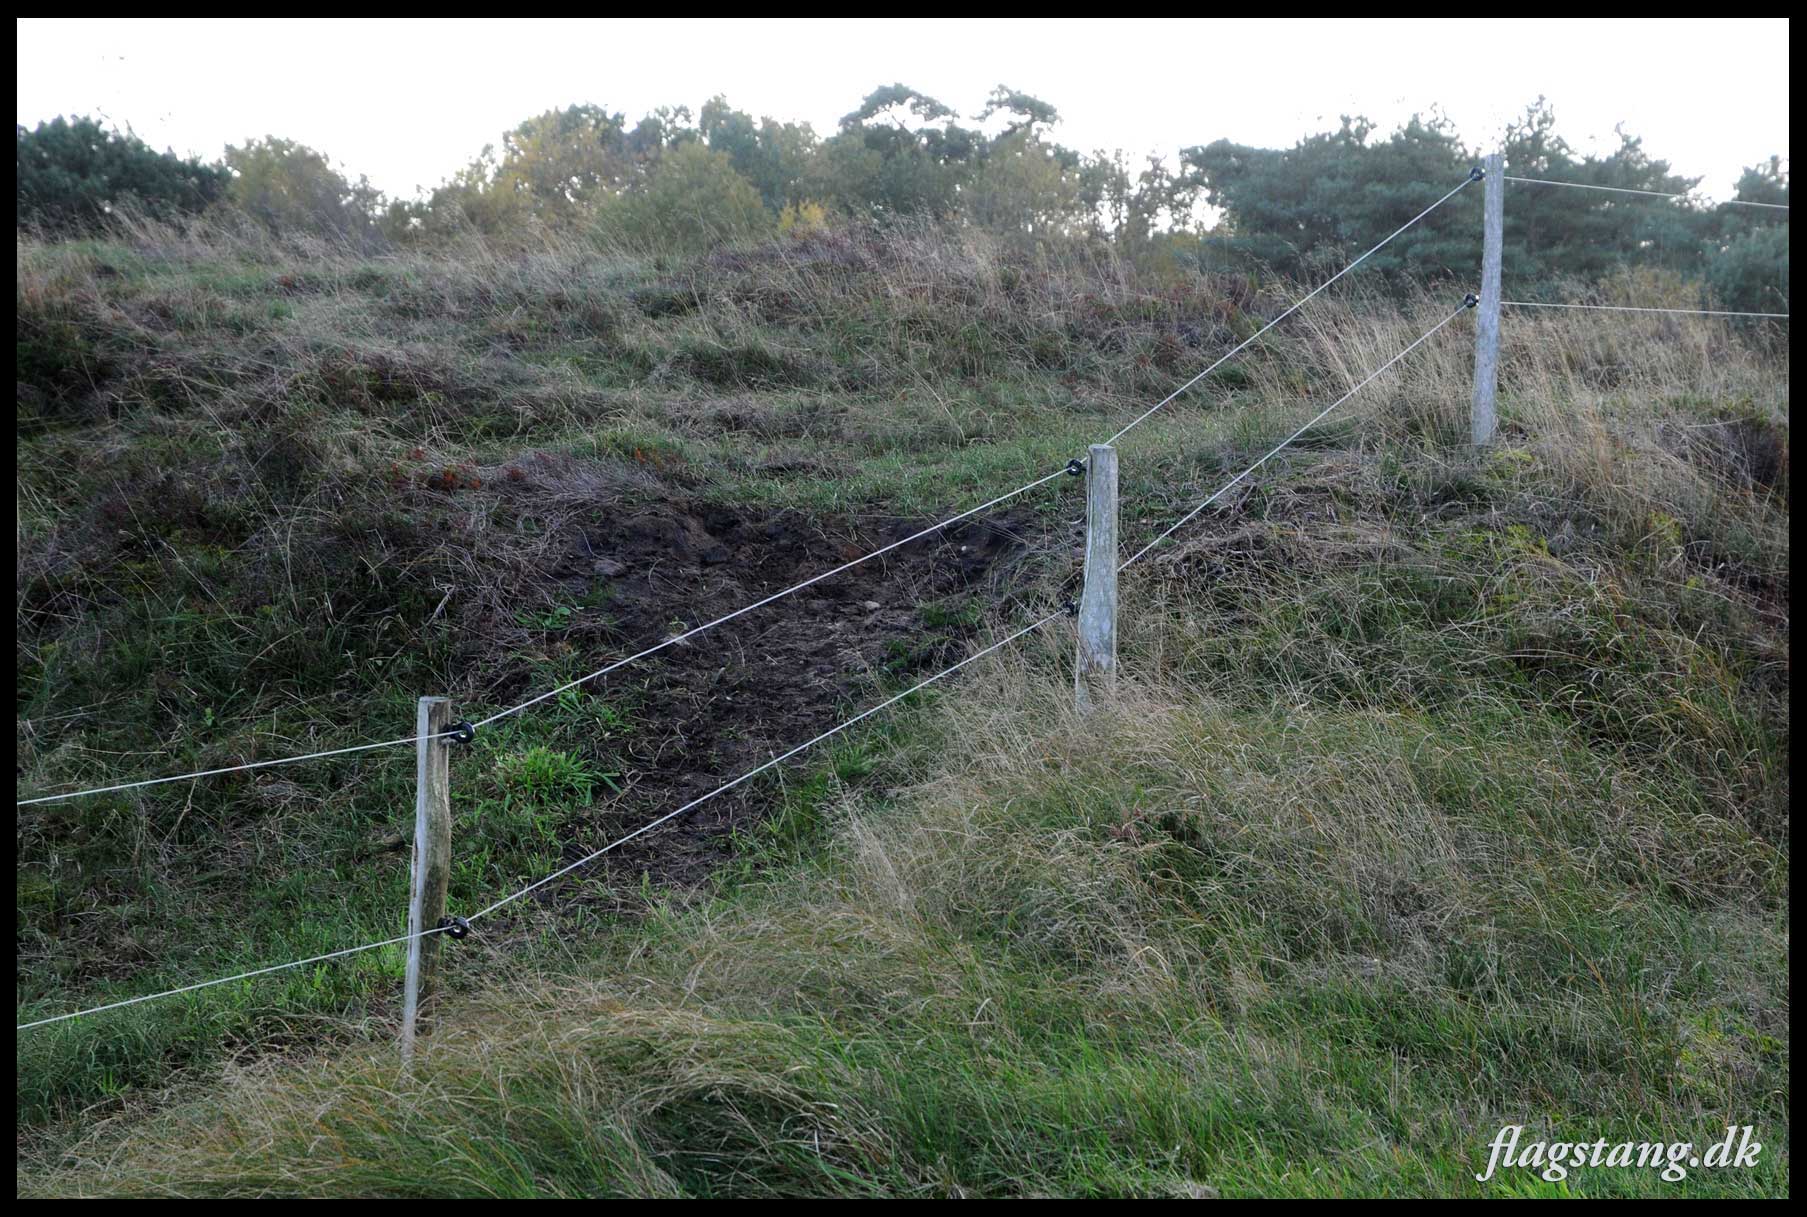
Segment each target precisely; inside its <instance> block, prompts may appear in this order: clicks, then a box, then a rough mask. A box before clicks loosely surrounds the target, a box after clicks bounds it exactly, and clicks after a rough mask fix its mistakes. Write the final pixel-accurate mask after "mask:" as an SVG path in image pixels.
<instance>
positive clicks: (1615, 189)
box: [1500, 173, 1788, 211]
mask: <svg viewBox="0 0 1807 1217" xmlns="http://www.w3.org/2000/svg"><path fill="white" fill-rule="evenodd" d="M1500 176H1501V177H1503V178H1504V179H1505V180H1506V181H1508V182H1524V183H1526V184H1527V185H1532V186H1566V187H1568V188H1569V189H1571V190H1604V191H1607V192H1609V193H1611V194H1642V195H1648V196H1650V197H1651V198H1657V199H1692V198H1693V196H1692V195H1686V194H1666V193H1664V192H1663V191H1661V190H1633V189H1632V188H1631V187H1629V186H1596V185H1594V184H1593V183H1591V182H1559V181H1557V180H1556V179H1554V178H1547V177H1514V176H1512V175H1511V174H1510V173H1504V174H1501V175H1500ZM1722 201H1723V202H1724V203H1725V204H1726V205H1728V206H1735V207H1767V208H1770V209H1771V210H1773V211H1787V210H1788V204H1786V203H1758V202H1755V201H1753V200H1751V199H1725V200H1722Z"/></svg>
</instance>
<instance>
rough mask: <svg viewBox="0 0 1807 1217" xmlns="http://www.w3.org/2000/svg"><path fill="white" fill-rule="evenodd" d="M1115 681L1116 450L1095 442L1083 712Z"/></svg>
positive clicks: (1088, 495) (1083, 617) (1076, 691)
mask: <svg viewBox="0 0 1807 1217" xmlns="http://www.w3.org/2000/svg"><path fill="white" fill-rule="evenodd" d="M1116 685H1117V450H1116V449H1115V448H1113V447H1111V446H1110V445H1109V444H1093V445H1092V447H1091V452H1090V454H1089V456H1088V458H1087V460H1086V473H1085V587H1084V588H1083V589H1082V590H1081V592H1080V594H1079V655H1078V661H1077V662H1076V663H1075V664H1074V665H1073V696H1074V700H1075V702H1076V703H1077V704H1078V706H1079V709H1080V712H1081V713H1083V712H1085V711H1086V710H1089V709H1091V707H1092V705H1093V704H1094V703H1096V702H1097V701H1099V700H1101V699H1102V698H1105V697H1108V696H1109V695H1110V693H1111V691H1112V690H1114V689H1115V688H1116Z"/></svg>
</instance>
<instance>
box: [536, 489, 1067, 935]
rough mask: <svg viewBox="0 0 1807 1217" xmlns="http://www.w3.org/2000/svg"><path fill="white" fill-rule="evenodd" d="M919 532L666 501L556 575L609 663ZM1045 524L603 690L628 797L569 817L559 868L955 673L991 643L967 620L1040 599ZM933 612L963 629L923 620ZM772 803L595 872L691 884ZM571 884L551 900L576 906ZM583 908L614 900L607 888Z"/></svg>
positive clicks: (933, 560)
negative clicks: (1037, 559) (974, 645)
mask: <svg viewBox="0 0 1807 1217" xmlns="http://www.w3.org/2000/svg"><path fill="white" fill-rule="evenodd" d="M924 524H925V522H924V521H919V520H897V519H889V520H884V521H879V522H876V523H871V524H851V523H844V524H840V525H833V524H828V523H825V522H823V521H819V520H818V521H811V520H810V519H808V518H806V517H804V516H802V515H799V514H795V513H783V514H779V515H776V516H768V517H751V516H748V515H745V514H742V513H739V512H736V511H734V510H732V509H729V508H725V507H713V506H696V505H694V504H688V505H687V504H685V503H683V502H681V501H680V500H678V499H676V498H667V499H664V500H662V501H650V502H643V503H641V504H639V505H638V506H636V507H635V508H633V509H631V510H626V511H623V512H621V513H620V514H619V515H618V517H617V518H616V519H614V520H612V521H611V522H610V523H609V524H608V525H607V526H605V527H600V528H594V527H593V528H590V529H586V530H584V531H583V532H582V533H581V534H579V535H578V536H577V537H576V539H575V541H574V543H573V544H572V545H571V546H570V548H569V550H568V552H567V553H566V555H565V557H564V559H563V561H562V562H560V564H559V565H558V566H557V567H556V568H555V569H554V570H553V571H552V572H550V573H551V574H552V575H553V576H554V577H555V578H557V579H558V580H559V581H560V582H561V583H563V584H564V585H565V586H566V587H567V588H568V589H569V590H570V592H571V593H572V594H573V595H574V596H582V595H585V594H589V593H595V592H597V591H599V590H600V591H606V595H607V600H606V604H607V616H608V619H609V624H608V627H607V629H606V632H602V631H599V632H598V634H597V635H596V636H594V637H582V634H583V632H581V631H575V632H574V633H573V635H572V636H573V638H579V637H582V642H581V645H582V646H583V647H584V650H585V651H586V652H587V653H594V654H595V655H596V656H597V658H598V660H599V664H598V666H600V662H606V660H607V659H608V658H609V657H610V656H616V655H625V654H631V653H632V652H633V651H635V650H638V649H641V648H644V647H645V646H648V645H651V644H653V643H654V642H657V641H659V640H661V639H663V638H667V637H670V636H671V635H673V634H675V633H679V632H682V630H683V629H685V628H689V627H693V626H695V625H698V624H701V623H703V622H706V621H709V620H712V619H714V618H716V617H718V616H720V615H722V614H723V613H727V612H731V611H733V610H735V609H737V608H741V607H743V606H745V605H747V604H751V603H753V602H755V601H757V600H760V599H762V598H763V597H765V596H768V595H771V594H772V593H774V592H776V591H780V590H782V589H783V588H785V587H788V586H790V585H792V584H795V583H797V582H800V581H802V580H804V579H808V578H810V577H812V576H815V575H817V574H820V573H822V572H824V571H826V570H829V569H832V568H833V567H835V566H837V565H839V564H841V563H843V562H847V561H849V560H851V559H854V558H857V557H859V556H861V555H862V554H865V553H869V552H871V551H872V550H874V549H876V548H879V547H880V546H883V545H885V544H888V543H890V542H892V541H895V540H898V539H901V538H903V537H905V536H908V535H909V534H911V533H912V532H915V531H917V530H919V529H920V528H922V527H923V526H924ZM1047 527H1048V524H1047V521H1046V520H1045V519H1043V518H1042V517H1039V516H1038V515H1037V514H1036V513H1035V512H1034V511H1029V510H1019V511H1015V512H1003V513H999V514H996V515H992V516H987V517H983V518H979V517H975V518H973V519H971V520H966V521H962V522H961V523H960V524H958V525H956V526H954V527H952V528H949V529H945V530H943V531H941V532H940V533H937V534H935V535H933V536H930V537H926V538H924V539H922V540H921V541H916V542H912V543H911V544H909V545H907V546H903V547H902V548H899V549H897V550H894V551H892V552H891V553H888V554H886V555H884V556H883V557H880V558H875V559H873V560H871V561H870V562H867V563H864V564H862V565H860V566H857V567H855V568H853V569H852V570H848V571H844V572H842V573H840V574H837V575H833V576H831V577H829V578H827V579H824V580H823V581H822V582H820V583H818V584H815V585H813V586H811V587H809V588H807V589H805V590H803V591H801V592H798V593H796V594H794V595H792V596H788V597H786V598H784V599H782V600H779V601H777V602H775V603H773V604H771V605H768V606H766V607H763V608H760V609H756V610H754V611H753V612H751V613H748V614H747V615H745V616H743V617H739V618H736V619H735V620H733V621H731V622H728V623H727V624H725V625H722V626H718V627H716V628H714V629H712V630H709V631H707V632H706V633H704V634H701V635H699V636H698V637H696V638H694V639H690V640H688V641H686V642H683V643H680V644H678V645H676V646H672V647H669V648H667V649H666V650H663V651H661V652H659V653H658V654H656V655H653V656H649V657H648V658H647V659H644V660H641V661H640V662H638V663H635V664H632V665H629V666H628V667H626V668H623V669H621V670H619V671H618V672H616V673H613V674H611V675H610V676H608V677H605V678H603V679H602V680H601V681H599V682H596V687H597V691H600V692H603V693H604V695H605V696H607V695H609V693H608V691H610V690H613V691H615V692H616V693H618V694H619V695H620V696H621V698H622V699H623V701H624V702H625V703H626V704H628V705H629V707H630V713H631V715H632V720H633V730H632V732H631V733H630V734H629V736H628V737H627V740H628V742H627V745H626V748H625V754H624V755H623V756H622V757H621V758H620V761H621V764H622V766H623V767H624V772H623V774H622V776H621V778H620V779H618V781H619V783H620V785H621V786H622V792H621V793H620V794H619V795H605V796H604V797H601V798H599V799H598V801H597V802H596V803H595V804H594V805H593V806H592V807H590V808H589V809H587V810H585V811H584V812H582V813H580V814H579V815H577V816H575V817H573V820H572V823H571V825H570V832H569V839H568V841H567V844H566V846H565V849H564V861H565V862H566V863H569V862H573V861H576V860H577V859H579V858H581V857H583V856H585V855H586V854H588V853H590V852H592V851H593V850H595V849H597V848H599V847H600V846H601V845H603V844H605V843H607V842H608V841H610V840H613V839H615V838H617V837H619V836H621V835H623V834H624V833H627V832H630V831H632V830H633V829H634V828H637V827H639V826H640V825H642V824H645V823H647V822H648V821H650V820H654V819H656V818H658V817H659V816H661V815H664V814H665V813H666V812H668V811H670V810H672V809H674V808H676V807H678V806H680V805H681V804H683V803H686V802H688V801H690V800H692V799H695V798H697V797H699V796H701V795H704V794H707V793H708V792H709V791H711V790H713V789H714V788H716V787H717V786H719V785H721V784H722V783H723V782H725V781H728V780H730V779H732V778H734V777H736V776H738V775H740V774H741V773H743V772H744V771H746V770H748V769H751V768H753V767H755V766H757V765H758V764H760V763H761V762H763V761H765V760H768V759H770V758H771V757H773V756H775V755H777V754H779V753H782V752H785V751H788V750H789V749H790V748H792V747H794V746H796V745H797V744H800V743H803V742H804V741H806V740H808V739H811V738H812V737H814V736H816V735H818V734H819V733H821V732H822V731H824V730H826V729H828V728H829V727H831V726H833V725H834V724H835V723H837V722H839V721H841V720H843V719H844V718H846V717H848V716H849V715H850V714H853V713H857V712H858V710H859V709H861V708H864V706H866V705H869V704H871V703H872V702H874V701H877V700H879V699H880V698H881V697H882V696H883V695H884V694H881V692H880V688H881V682H886V681H888V682H890V685H891V686H894V687H901V685H902V683H905V682H910V681H913V680H915V679H920V678H921V677H922V676H923V675H926V674H929V673H930V672H933V671H935V670H939V669H940V668H941V667H944V666H946V664H948V663H951V662H955V661H956V660H957V659H958V658H959V656H960V654H962V653H964V651H965V648H966V644H967V642H968V640H969V639H970V638H971V637H973V636H975V635H976V634H977V633H978V632H979V629H978V628H975V627H974V626H971V625H964V624H960V622H968V621H983V620H996V619H997V618H998V617H999V616H1000V615H1006V616H1009V615H1011V614H1012V610H1013V609H1014V608H1015V607H1016V606H1017V605H1018V604H1019V602H1021V601H1023V600H1024V599H1026V598H1027V597H1028V596H1029V595H1030V593H1029V584H1030V581H1031V580H1032V579H1033V576H1034V569H1033V567H1034V564H1033V563H1032V562H1031V561H1029V559H1030V558H1031V557H1032V556H1033V555H1035V554H1036V553H1037V552H1040V551H1041V550H1043V549H1044V548H1045V546H1046V543H1047V541H1048V538H1047V536H1046V530H1047ZM1042 598H1045V596H1037V597H1036V600H1037V603H1038V604H1039V602H1040V600H1041V599H1042ZM974 599H976V600H977V601H978V602H979V603H978V604H977V605H973V604H972V601H973V600H974ZM925 605H939V606H941V607H942V608H943V609H944V610H946V612H945V613H944V614H943V616H946V615H950V614H951V615H957V617H958V621H956V622H952V623H950V622H947V621H945V620H939V619H932V618H930V617H925V613H924V611H923V610H924V606H925ZM962 606H967V607H968V611H965V612H961V611H959V610H960V608H961V607H962ZM974 610H977V611H974ZM680 622H681V623H682V625H679V624H678V623H680ZM808 759H809V757H808V755H807V754H806V755H804V756H800V757H799V758H798V763H799V764H801V763H806V761H807V760H808ZM773 791H774V787H773V785H772V784H771V783H770V782H769V781H762V780H758V779H756V780H754V781H750V782H748V783H746V784H745V785H743V786H740V787H737V788H736V789H734V790H732V791H729V792H727V793H726V794H723V795H720V796H717V797H716V798H713V799H711V800H710V801H709V802H707V803H704V804H703V805H701V806H699V807H697V808H696V809H694V810H693V811H691V812H689V813H687V814H685V815H684V816H681V817H679V818H677V819H675V820H673V821H671V822H670V823H668V824H666V825H663V826H661V827H660V828H659V829H657V830H655V831H653V832H650V833H648V834H646V835H645V836H644V837H641V838H638V839H636V840H634V841H632V842H630V843H629V844H627V845H625V846H623V847H622V848H621V849H619V850H616V851H613V852H611V853H610V854H609V855H607V856H606V857H605V858H602V859H599V860H598V861H597V863H596V864H595V868H594V870H592V871H591V874H592V875H595V874H604V873H606V874H608V875H610V876H611V877H612V878H613V879H614V880H615V881H614V882H612V883H611V884H610V886H611V887H615V888H620V887H622V886H624V885H637V884H638V882H639V876H640V875H641V873H642V872H644V873H646V874H648V875H650V876H651V878H652V880H653V882H655V883H658V884H662V885H673V884H675V885H686V884H692V883H695V882H697V881H698V880H700V879H702V878H703V877H704V876H706V875H707V874H709V873H710V872H711V871H712V870H714V869H715V868H716V867H718V866H719V865H720V864H721V863H722V861H723V860H724V859H726V858H727V856H728V855H729V853H730V850H731V836H732V834H733V832H734V831H735V830H736V829H737V828H744V827H746V826H747V825H749V824H750V823H752V822H754V821H756V820H757V819H758V818H759V817H761V816H762V815H763V814H765V813H766V812H767V811H768V810H769V809H770V807H771V806H772V801H773ZM561 886H562V885H553V886H552V887H549V888H548V889H546V893H547V894H546V898H547V899H548V900H555V899H564V900H570V899H572V898H573V896H574V893H573V891H572V889H571V888H570V887H568V886H565V887H562V890H560V888H561ZM583 898H584V899H587V900H592V901H595V900H598V899H602V900H604V901H605V902H606V899H607V898H606V897H599V896H598V895H597V894H596V892H595V889H594V886H592V888H591V890H590V891H589V892H588V893H587V894H586V895H585V896H584V897H583Z"/></svg>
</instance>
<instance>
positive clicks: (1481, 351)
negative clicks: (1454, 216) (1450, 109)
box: [1472, 152, 1506, 447]
mask: <svg viewBox="0 0 1807 1217" xmlns="http://www.w3.org/2000/svg"><path fill="white" fill-rule="evenodd" d="M1482 172H1483V173H1484V174H1485V176H1484V177H1483V178H1482V179H1481V180H1482V183H1483V185H1485V186H1486V188H1487V197H1486V200H1485V204H1484V206H1483V215H1484V217H1485V218H1484V219H1483V221H1482V229H1483V233H1484V237H1483V241H1484V243H1483V245H1482V248H1481V291H1480V296H1481V303H1480V305H1479V306H1478V307H1477V308H1476V310H1475V326H1474V413H1473V419H1472V421H1473V426H1474V442H1475V445H1476V446H1477V447H1480V446H1484V445H1486V444H1491V443H1492V442H1493V431H1494V427H1495V425H1496V415H1495V411H1494V401H1493V399H1494V391H1495V389H1497V388H1498V385H1499V371H1500V255H1501V250H1502V247H1503V245H1504V241H1505V227H1506V158H1505V156H1504V155H1503V154H1501V153H1498V152H1495V153H1493V154H1492V155H1491V156H1489V157H1488V158H1487V159H1486V161H1485V162H1483V164H1482Z"/></svg>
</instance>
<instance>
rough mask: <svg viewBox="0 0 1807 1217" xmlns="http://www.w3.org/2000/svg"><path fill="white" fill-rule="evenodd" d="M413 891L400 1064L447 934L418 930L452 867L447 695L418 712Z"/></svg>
mask: <svg viewBox="0 0 1807 1217" xmlns="http://www.w3.org/2000/svg"><path fill="white" fill-rule="evenodd" d="M414 721H415V736H416V739H415V744H414V748H415V754H414V755H415V761H414V764H415V770H414V777H415V795H414V874H413V877H414V895H413V898H412V899H411V900H410V901H409V902H408V933H409V934H410V935H411V937H410V938H409V939H408V975H407V980H406V981H405V983H404V987H403V990H402V1064H403V1065H406V1064H408V1063H409V1061H411V1060H412V1059H413V1057H414V1021H415V1018H416V1017H417V1016H418V1015H419V1013H420V1004H421V1002H422V1001H423V1000H424V999H425V998H427V997H428V996H430V995H431V993H432V990H433V976H434V972H435V971H436V969H437V965H438V963H439V948H440V945H441V944H440V941H439V940H440V939H441V938H442V937H443V935H440V934H428V935H427V936H426V937H424V938H423V937H420V935H421V934H422V933H423V932H424V931H426V930H430V929H432V928H433V927H435V926H437V925H438V924H439V923H440V921H441V919H442V918H444V917H445V895H446V885H447V883H448V882H449V881H450V879H451V873H452V783H451V764H450V752H451V748H450V744H451V741H450V740H448V739H446V738H445V737H444V733H445V731H446V729H447V728H449V727H450V726H451V725H452V703H451V700H450V699H449V698H444V697H423V698H421V699H420V705H419V708H418V709H417V711H416V713H415V718H414Z"/></svg>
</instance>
